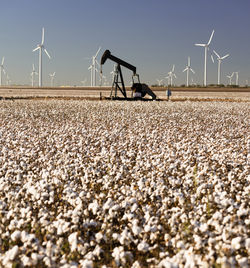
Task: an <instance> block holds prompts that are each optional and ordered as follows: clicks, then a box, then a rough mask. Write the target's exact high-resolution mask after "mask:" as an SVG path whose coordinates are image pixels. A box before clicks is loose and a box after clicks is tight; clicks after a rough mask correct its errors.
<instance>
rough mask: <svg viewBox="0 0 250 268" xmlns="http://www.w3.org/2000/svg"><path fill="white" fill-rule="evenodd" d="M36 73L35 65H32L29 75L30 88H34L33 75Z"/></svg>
mask: <svg viewBox="0 0 250 268" xmlns="http://www.w3.org/2000/svg"><path fill="white" fill-rule="evenodd" d="M37 74H38V73H37V72H36V71H35V65H34V64H32V72H31V73H30V75H31V86H32V87H33V86H34V75H37Z"/></svg>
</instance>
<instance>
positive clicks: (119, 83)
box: [100, 50, 156, 100]
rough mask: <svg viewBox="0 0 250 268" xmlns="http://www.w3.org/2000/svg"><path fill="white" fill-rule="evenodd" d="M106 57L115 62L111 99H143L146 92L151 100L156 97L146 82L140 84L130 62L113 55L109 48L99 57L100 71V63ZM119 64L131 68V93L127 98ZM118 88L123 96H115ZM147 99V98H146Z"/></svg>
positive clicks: (104, 60)
mask: <svg viewBox="0 0 250 268" xmlns="http://www.w3.org/2000/svg"><path fill="white" fill-rule="evenodd" d="M107 59H110V60H111V61H113V62H115V63H116V70H115V73H114V80H113V83H112V89H111V93H110V98H111V99H113V100H117V99H126V100H134V99H135V100H138V99H140V100H144V99H143V97H144V96H145V95H146V94H148V95H149V96H151V100H155V99H156V95H155V94H154V92H153V91H152V90H151V89H150V88H149V87H148V86H147V85H146V84H141V83H140V79H139V75H138V74H137V73H136V67H135V66H133V65H131V64H130V63H127V62H126V61H124V60H121V59H119V58H117V57H115V56H113V55H112V54H111V53H110V51H109V50H105V52H104V53H103V55H102V58H101V64H100V65H101V73H102V65H103V64H104V63H105V62H106V60H107ZM121 66H123V67H125V68H127V69H129V70H131V71H132V72H133V75H132V83H133V84H132V87H131V90H132V92H131V93H132V94H131V97H130V98H129V97H128V96H127V92H126V87H125V85H124V80H123V75H122V70H121ZM118 90H119V91H120V92H121V93H122V95H123V98H120V97H118V96H117V92H118ZM147 100H149V99H147Z"/></svg>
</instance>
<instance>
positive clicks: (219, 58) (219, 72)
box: [214, 50, 229, 85]
mask: <svg viewBox="0 0 250 268" xmlns="http://www.w3.org/2000/svg"><path fill="white" fill-rule="evenodd" d="M214 54H215V55H216V56H217V60H218V85H220V75H221V71H220V65H221V61H222V60H224V59H225V58H227V57H228V56H229V54H227V55H225V56H223V57H220V56H219V54H218V53H217V52H216V51H215V50H214Z"/></svg>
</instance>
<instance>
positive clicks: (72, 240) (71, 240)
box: [68, 232, 77, 252]
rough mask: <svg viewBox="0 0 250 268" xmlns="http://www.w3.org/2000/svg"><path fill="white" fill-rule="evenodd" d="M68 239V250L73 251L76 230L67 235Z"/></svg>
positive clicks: (75, 246)
mask: <svg viewBox="0 0 250 268" xmlns="http://www.w3.org/2000/svg"><path fill="white" fill-rule="evenodd" d="M68 241H69V244H70V250H71V251H72V252H73V251H75V250H76V249H77V232H75V233H72V234H71V235H69V237H68Z"/></svg>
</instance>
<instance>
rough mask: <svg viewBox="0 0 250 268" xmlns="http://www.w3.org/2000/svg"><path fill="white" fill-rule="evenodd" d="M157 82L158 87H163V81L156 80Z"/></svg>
mask: <svg viewBox="0 0 250 268" xmlns="http://www.w3.org/2000/svg"><path fill="white" fill-rule="evenodd" d="M156 81H157V82H158V86H159V87H160V86H161V85H162V82H163V79H156Z"/></svg>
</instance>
